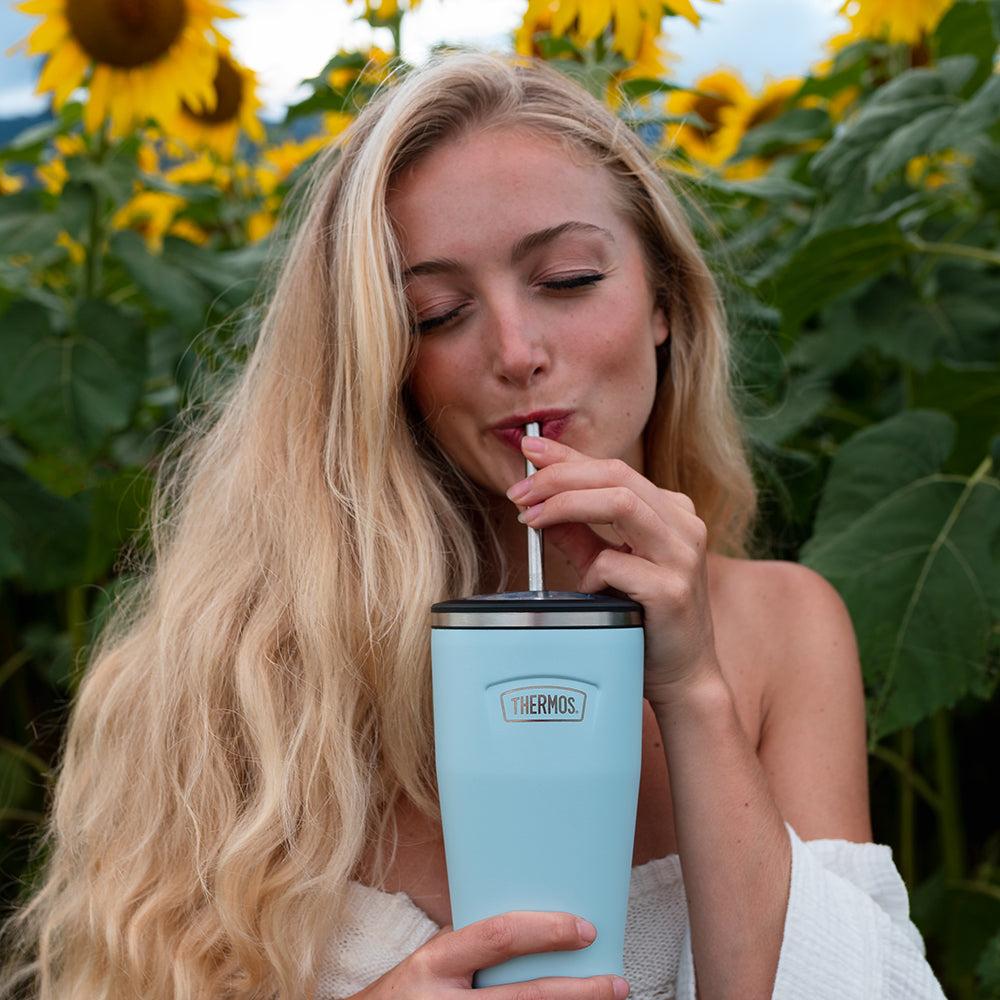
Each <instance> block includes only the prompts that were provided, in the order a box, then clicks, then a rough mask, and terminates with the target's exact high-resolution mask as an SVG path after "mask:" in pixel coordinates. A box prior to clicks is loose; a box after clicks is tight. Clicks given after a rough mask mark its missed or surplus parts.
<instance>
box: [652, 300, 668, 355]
mask: <svg viewBox="0 0 1000 1000" xmlns="http://www.w3.org/2000/svg"><path fill="white" fill-rule="evenodd" d="M652 329H653V344H654V346H656V347H662V346H663V345H664V344H665V343H666V342H667V338H668V337H669V336H670V323H669V321H668V320H667V313H666V310H664V308H663V306H661V305H654V306H653V322H652Z"/></svg>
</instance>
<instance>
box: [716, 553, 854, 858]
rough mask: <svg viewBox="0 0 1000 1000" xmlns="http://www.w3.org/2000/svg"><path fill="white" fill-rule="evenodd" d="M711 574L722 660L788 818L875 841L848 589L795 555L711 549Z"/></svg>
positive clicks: (804, 830) (809, 827)
mask: <svg viewBox="0 0 1000 1000" xmlns="http://www.w3.org/2000/svg"><path fill="white" fill-rule="evenodd" d="M709 577H710V583H711V593H712V613H713V623H714V626H715V633H716V646H717V650H718V654H719V661H720V663H721V664H722V667H723V671H724V673H725V674H726V676H727V679H729V682H730V684H731V686H732V687H733V690H734V692H735V694H736V697H737V700H738V702H739V703H741V704H742V705H743V706H745V708H744V711H745V712H746V716H747V718H748V719H751V720H753V721H752V723H751V726H752V732H751V735H752V737H753V739H754V742H755V743H756V746H757V752H758V756H759V757H760V760H761V763H762V764H763V766H764V769H765V771H766V773H767V775H768V779H769V782H770V784H771V787H772V791H773V792H774V795H775V798H776V800H777V802H778V805H779V807H780V808H781V810H782V813H783V815H784V816H785V818H786V820H788V821H789V822H790V823H792V825H793V826H794V827H795V828H796V830H797V831H798V832H799V833H800V835H802V836H805V837H844V838H847V839H851V840H865V839H868V837H869V836H870V828H869V821H868V810H867V754H866V740H865V707H864V689H863V684H862V679H861V668H860V664H859V662H858V650H857V643H856V641H855V636H854V629H853V627H852V625H851V620H850V616H849V615H848V613H847V609H846V607H845V606H844V603H843V601H842V600H841V598H840V595H839V594H838V593H837V591H836V590H835V589H834V588H833V587H832V586H831V585H830V584H829V583H828V582H827V581H826V580H824V579H823V577H821V576H819V574H817V573H815V572H814V571H812V570H810V569H808V568H807V567H805V566H801V565H797V564H795V563H787V562H774V561H756V560H742V559H722V558H717V557H713V558H712V559H711V560H710V563H709ZM748 728H750V727H748ZM820 788H821V789H823V790H824V792H823V794H818V793H817V789H820Z"/></svg>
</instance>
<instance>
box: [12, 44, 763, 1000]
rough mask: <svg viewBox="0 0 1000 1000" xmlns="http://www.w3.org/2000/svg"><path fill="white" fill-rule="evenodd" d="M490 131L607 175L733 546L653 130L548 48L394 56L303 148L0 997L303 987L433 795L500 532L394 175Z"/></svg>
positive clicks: (668, 453) (115, 637)
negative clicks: (233, 355) (375, 93)
mask: <svg viewBox="0 0 1000 1000" xmlns="http://www.w3.org/2000/svg"><path fill="white" fill-rule="evenodd" d="M489 126H509V127H516V128H521V129H528V130H531V131H533V132H537V133H539V134H542V135H550V136H553V137H556V138H558V139H559V140H560V141H562V142H565V143H567V144H568V146H569V148H570V149H571V150H576V151H577V152H578V153H579V152H582V153H584V154H585V155H586V156H589V157H592V158H596V159H597V160H598V161H599V162H601V163H603V164H604V165H605V166H606V167H607V168H608V169H609V170H610V171H612V173H613V174H614V176H615V178H616V179H617V181H618V185H619V188H618V189H619V191H620V193H621V199H622V207H623V209H624V210H625V211H626V212H627V213H628V214H629V217H630V218H631V219H632V221H633V222H634V224H635V227H636V229H637V231H638V233H639V235H640V237H641V240H642V244H643V247H644V250H645V259H646V265H647V267H648V269H649V275H650V280H651V283H652V285H653V287H654V289H655V292H656V295H657V300H658V302H659V303H660V305H661V306H662V307H663V308H664V310H665V312H666V315H667V317H668V319H669V323H670V337H669V339H668V344H669V348H668V350H669V357H664V358H662V365H661V367H662V375H661V381H660V387H659V391H658V396H657V401H656V405H655V408H654V412H653V416H652V419H651V422H650V425H649V429H648V433H647V438H648V440H647V472H648V473H649V474H650V475H651V476H652V478H653V479H654V480H655V481H657V482H658V483H660V484H661V485H663V486H666V487H669V488H672V489H678V490H683V491H685V492H687V493H688V494H689V495H691V497H692V498H693V499H694V501H695V503H696V505H697V507H698V509H699V511H700V512H701V514H702V516H703V517H704V518H705V520H706V522H707V523H708V525H709V528H710V535H711V538H712V541H713V544H714V546H715V547H716V548H728V549H731V550H737V551H739V550H740V549H741V544H742V537H743V532H744V530H745V528H746V525H747V523H748V520H749V517H750V514H751V511H752V508H753V488H752V482H751V479H750V476H749V473H748V471H747V466H746V462H745V459H744V457H743V451H742V447H741V442H740V436H739V432H738V426H737V422H736V418H735V416H734V409H733V405H732V402H731V400H730V395H729V378H728V371H727V337H726V329H725V325H724V322H723V318H722V316H721V311H720V307H719V301H718V294H717V291H716V288H715V285H714V283H713V280H712V277H711V275H710V274H709V272H708V270H707V268H706V266H705V264H704V262H703V261H702V257H701V254H700V253H699V251H698V248H697V246H696V244H695V241H694V238H693V237H692V235H691V232H690V230H689V228H688V226H687V224H686V222H685V220H684V217H683V213H682V211H681V209H680V207H679V205H678V204H677V202H676V200H675V198H674V196H673V195H672V194H671V192H670V190H669V188H668V186H667V183H666V182H665V181H664V179H663V177H662V175H661V173H660V172H659V171H658V169H657V167H656V165H655V164H654V162H653V161H652V160H651V159H650V156H649V154H648V153H647V151H646V150H645V148H644V147H643V144H642V143H641V142H640V141H639V140H638V139H637V138H636V137H635V135H634V134H633V133H632V132H631V131H630V130H629V129H628V128H627V127H626V126H625V125H624V124H622V122H621V121H620V120H619V119H618V118H617V117H616V116H615V115H614V114H612V113H611V112H609V111H608V110H607V109H606V108H604V107H603V106H602V105H601V104H600V103H599V102H598V101H596V100H595V99H592V98H591V97H589V96H588V95H586V94H585V93H584V92H583V91H582V90H581V89H580V88H579V87H577V86H576V85H575V84H572V83H569V82H568V81H566V80H565V79H564V78H562V77H561V76H560V75H559V74H557V73H555V72H554V71H552V70H550V69H547V68H546V67H544V66H535V65H529V64H524V63H522V62H519V61H515V60H507V59H504V58H500V57H491V56H485V55H473V54H462V55H449V56H446V57H442V58H439V59H437V60H435V61H434V62H433V63H432V64H431V65H429V66H428V67H427V68H426V69H424V70H421V71H417V72H413V73H410V74H408V75H407V76H405V77H404V78H403V79H402V80H401V81H399V82H398V83H396V84H395V85H393V86H391V87H389V88H388V89H387V90H386V91H385V92H384V93H383V94H382V95H381V96H379V97H378V98H377V99H375V100H374V101H373V102H371V103H370V104H369V105H368V106H367V107H366V109H365V110H364V111H363V112H362V113H361V114H360V115H359V117H358V119H357V120H356V122H355V124H354V125H353V127H352V128H351V129H350V130H349V132H348V133H347V134H346V137H345V139H344V141H343V142H342V143H340V144H338V146H337V147H336V148H331V149H330V150H329V151H328V152H327V153H326V154H324V155H323V157H322V158H321V159H320V160H319V162H318V163H317V164H316V165H315V169H314V170H313V172H312V176H311V180H310V182H309V185H308V187H307V189H306V191H305V195H304V197H303V199H302V200H301V203H302V205H303V212H302V219H301V220H300V222H299V224H298V225H297V228H296V235H295V236H294V238H293V239H292V240H291V241H290V243H289V245H288V247H287V251H286V252H285V254H284V261H285V262H284V264H283V266H282V267H281V269H280V273H279V274H278V276H277V279H276V281H275V283H274V291H273V294H272V295H271V296H270V304H269V307H268V308H267V310H266V313H265V314H264V318H263V321H262V325H261V329H260V331H259V335H258V337H257V342H256V345H255V347H254V350H253V353H252V356H251V358H250V360H249V362H248V364H247V365H246V367H245V369H244V370H243V371H242V372H241V373H240V374H239V377H238V378H237V379H236V380H235V382H234V383H233V385H232V386H231V387H230V388H229V389H228V391H227V392H226V394H225V396H224V398H223V399H222V400H221V401H220V403H219V405H218V406H217V407H216V408H215V409H214V418H213V420H212V421H211V424H210V426H208V427H207V429H205V430H203V432H201V433H200V434H198V435H194V436H192V437H191V438H190V439H189V440H188V441H187V442H186V443H185V445H184V447H183V448H182V449H181V451H180V453H179V458H178V459H177V461H176V462H174V463H173V465H172V469H173V472H172V473H171V475H170V476H169V477H168V478H167V479H166V481H165V482H164V484H163V486H162V489H161V491H160V496H159V500H158V503H157V505H156V509H155V510H154V512H153V518H152V520H153V534H152V537H153V546H152V554H151V557H150V562H151V565H150V568H149V570H148V572H146V573H145V574H144V576H143V577H142V578H141V580H140V581H139V582H138V583H137V584H136V585H135V586H134V587H133V589H132V591H131V594H130V596H129V598H128V599H127V600H125V601H123V602H122V603H121V605H120V606H119V608H118V609H117V612H116V615H115V617H114V619H113V621H112V622H111V623H110V624H109V625H108V627H106V628H105V630H104V631H103V634H102V637H101V639H100V641H99V645H98V647H97V648H96V649H95V651H94V655H93V657H92V661H91V665H90V667H89V669H88V672H87V675H86V677H85V680H84V682H83V684H82V686H81V689H80V692H79V695H78V698H77V700H76V703H75V706H74V709H73V712H72V718H71V721H70V725H69V727H68V730H67V735H66V739H65V747H64V752H63V758H62V762H61V768H60V774H59V779H58V783H57V787H56V792H55V799H54V803H53V809H52V815H51V822H50V828H49V831H48V838H47V851H48V860H47V865H46V869H45V874H44V879H43V880H42V881H41V883H40V886H39V888H38V890H37V891H36V893H35V895H34V896H33V898H32V899H31V900H30V901H29V902H28V903H27V904H26V906H25V907H24V908H22V910H21V911H20V912H19V913H18V914H17V915H16V917H15V918H14V920H13V921H12V922H11V923H10V924H9V925H8V928H7V937H6V941H7V944H8V949H9V950H14V951H16V952H17V954H18V955H19V956H20V957H19V959H18V960H17V962H16V963H15V964H14V966H13V967H12V971H11V972H9V973H8V975H7V978H6V987H5V990H6V991H5V992H4V995H5V996H21V995H24V996H29V995H30V996H37V997H38V998H40V1000H84V998H86V1000H126V998H128V1000H133V998H139V997H141V998H144V1000H150V998H155V1000H166V998H171V1000H193V998H209V997H211V998H213V1000H222V998H227V997H232V998H236V997H239V998H251V997H252V998H272V997H283V998H289V1000H291V998H297V997H304V996H305V997H307V996H309V995H311V992H312V991H313V990H314V985H315V977H316V973H317V971H318V968H319V964H320V962H321V960H322V954H323V950H324V946H325V945H326V943H327V941H328V939H329V937H330V935H331V934H332V933H333V931H334V930H335V928H336V926H337V921H338V918H339V914H340V910H339V907H340V904H341V900H342V899H343V896H344V889H345V886H346V884H347V882H348V881H349V880H350V879H351V878H352V877H353V876H355V875H356V874H357V870H358V865H359V861H360V859H361V856H362V852H363V851H364V850H365V848H366V846H368V845H370V844H372V843H373V842H375V841H376V840H377V839H378V838H379V837H380V836H382V835H383V834H384V833H385V831H386V829H387V828H388V823H389V820H388V817H389V816H390V815H391V814H392V810H393V806H394V804H395V803H396V802H397V801H398V800H399V798H400V797H401V796H407V797H409V798H410V799H412V800H413V801H415V802H416V803H417V805H418V806H419V807H421V808H422V809H424V810H425V811H427V812H428V813H433V811H434V809H435V808H436V792H435V781H434V774H433V746H432V721H431V695H430V683H429V676H430V652H429V628H428V608H429V606H430V604H431V603H433V602H434V601H437V600H440V599H442V598H445V597H449V596H456V595H459V594H463V593H472V592H475V591H476V590H477V588H478V587H479V586H481V585H482V583H483V580H484V572H485V570H486V568H487V562H488V557H487V556H485V555H484V552H485V551H486V548H488V546H487V547H486V548H484V545H485V543H486V534H485V533H484V520H483V515H482V513H481V511H482V504H481V502H480V499H479V498H478V497H477V495H476V490H475V488H474V487H472V486H470V485H469V484H468V483H467V482H465V481H463V479H462V477H461V476H460V475H459V474H458V473H457V472H456V471H455V470H454V469H453V468H452V467H451V466H450V465H449V463H448V461H447V458H446V457H445V456H443V455H442V454H440V452H438V451H437V450H436V449H435V447H434V444H433V442H432V441H429V440H427V438H426V435H425V433H424V432H423V431H422V430H421V427H420V425H419V420H418V419H417V418H416V415H415V414H414V413H413V412H412V410H411V407H410V406H409V404H408V401H407V394H406V381H407V374H408V369H409V365H410V363H411V355H412V334H411V326H412V317H411V316H410V315H409V311H408V307H407V304H406V298H405V295H404V289H403V287H402V278H401V261H400V254H399V251H398V247H397V244H396V240H395V238H394V233H393V227H392V220H391V219H390V218H389V216H388V213H387V209H386V194H387V191H388V190H389V188H390V185H391V184H392V182H393V179H394V178H395V177H396V175H397V174H398V173H399V172H400V171H401V170H403V169H404V168H405V167H406V166H408V165H410V164H413V163H415V162H416V161H418V160H419V159H420V158H421V157H422V156H425V155H427V153H429V152H430V151H431V150H433V149H436V148H438V147H439V146H440V145H441V144H442V143H445V142H447V141H449V140H450V139H453V138H456V137H458V136H459V135H461V134H462V133H464V132H466V131H468V130H470V129H476V128H481V127H489Z"/></svg>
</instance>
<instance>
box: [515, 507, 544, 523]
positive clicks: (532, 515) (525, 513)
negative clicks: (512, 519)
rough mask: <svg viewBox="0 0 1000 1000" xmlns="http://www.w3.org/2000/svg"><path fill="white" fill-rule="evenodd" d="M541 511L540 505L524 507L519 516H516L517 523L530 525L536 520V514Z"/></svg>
mask: <svg viewBox="0 0 1000 1000" xmlns="http://www.w3.org/2000/svg"><path fill="white" fill-rule="evenodd" d="M541 509H542V505H541V504H540V503H536V504H535V505H534V506H533V507H525V508H524V510H522V511H521V513H520V514H518V515H517V519H518V521H520V522H521V524H531V522H532V521H534V520H536V519H537V516H538V512H539V511H540V510H541Z"/></svg>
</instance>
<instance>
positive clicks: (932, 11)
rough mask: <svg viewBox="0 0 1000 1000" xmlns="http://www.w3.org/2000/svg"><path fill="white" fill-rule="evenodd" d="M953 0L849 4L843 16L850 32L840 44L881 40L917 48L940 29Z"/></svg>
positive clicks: (853, 0) (872, 0)
mask: <svg viewBox="0 0 1000 1000" xmlns="http://www.w3.org/2000/svg"><path fill="white" fill-rule="evenodd" d="M952 3H953V0H848V2H847V3H845V4H844V6H843V7H841V8H840V13H841V14H843V15H844V16H845V17H846V18H847V19H848V20H849V21H850V22H851V30H850V31H849V32H848V33H847V34H846V35H843V36H840V37H839V38H838V39H837V41H838V42H841V43H846V42H848V41H852V40H854V39H857V38H881V39H885V40H886V41H888V42H905V43H906V44H907V45H917V44H918V43H919V42H920V40H921V39H922V38H924V37H925V36H926V35H929V34H931V32H932V31H933V30H934V29H935V28H936V27H937V25H938V22H939V21H940V20H941V18H942V17H944V15H945V12H946V11H947V10H948V8H949V7H951V6H952Z"/></svg>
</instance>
